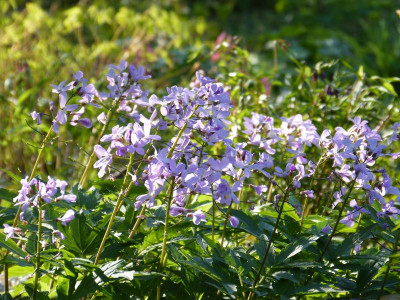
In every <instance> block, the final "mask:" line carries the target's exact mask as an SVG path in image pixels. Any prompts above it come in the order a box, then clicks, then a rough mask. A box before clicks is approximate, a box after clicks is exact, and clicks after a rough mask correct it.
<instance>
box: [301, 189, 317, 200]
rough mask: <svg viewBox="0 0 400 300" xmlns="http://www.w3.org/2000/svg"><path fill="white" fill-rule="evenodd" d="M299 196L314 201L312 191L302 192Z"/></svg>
mask: <svg viewBox="0 0 400 300" xmlns="http://www.w3.org/2000/svg"><path fill="white" fill-rule="evenodd" d="M300 194H302V195H305V196H306V197H307V198H310V199H314V191H313V190H304V191H302V192H301V193H300Z"/></svg>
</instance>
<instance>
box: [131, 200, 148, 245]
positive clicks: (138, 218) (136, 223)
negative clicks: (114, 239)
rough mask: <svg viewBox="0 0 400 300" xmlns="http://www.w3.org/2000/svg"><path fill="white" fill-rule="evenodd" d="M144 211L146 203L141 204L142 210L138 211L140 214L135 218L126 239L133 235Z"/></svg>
mask: <svg viewBox="0 0 400 300" xmlns="http://www.w3.org/2000/svg"><path fill="white" fill-rule="evenodd" d="M145 211H146V204H143V206H142V210H141V211H140V214H139V216H138V217H137V219H136V222H135V225H134V226H133V228H132V230H131V232H130V233H129V236H128V239H131V238H132V237H133V236H134V235H135V233H136V231H137V230H138V228H139V225H140V222H141V221H142V218H141V216H143V214H144V212H145Z"/></svg>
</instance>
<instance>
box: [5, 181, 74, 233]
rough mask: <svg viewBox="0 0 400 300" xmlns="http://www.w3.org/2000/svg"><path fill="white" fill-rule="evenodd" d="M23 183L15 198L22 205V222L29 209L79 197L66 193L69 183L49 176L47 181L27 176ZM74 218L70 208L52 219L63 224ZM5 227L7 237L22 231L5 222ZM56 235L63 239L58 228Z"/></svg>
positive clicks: (43, 215)
mask: <svg viewBox="0 0 400 300" xmlns="http://www.w3.org/2000/svg"><path fill="white" fill-rule="evenodd" d="M21 185H22V187H21V189H20V190H19V193H18V195H17V196H16V197H15V198H14V203H15V205H18V206H21V213H20V215H19V217H20V221H21V222H25V223H26V220H25V213H26V212H27V210H28V209H32V208H38V207H39V206H42V205H45V204H51V203H56V202H59V201H65V202H67V203H75V202H76V199H77V197H76V195H73V194H68V193H66V191H65V189H66V187H67V185H68V183H67V182H66V181H62V180H59V179H57V180H55V179H53V178H51V177H48V180H47V182H43V181H41V180H39V179H37V178H33V179H32V180H28V178H25V179H22V180H21ZM45 212H46V211H45V210H42V218H43V219H44V217H45ZM74 218H75V212H74V211H73V210H72V209H69V210H67V212H66V213H65V214H64V215H63V216H61V217H59V218H57V219H56V220H51V221H59V222H60V223H61V224H62V225H67V224H68V223H69V222H71V221H72V220H73V219H74ZM4 227H5V229H4V233H5V234H7V239H8V238H10V237H14V234H15V233H18V232H20V231H21V230H20V229H19V228H17V227H12V226H9V225H7V224H4ZM54 236H59V237H60V238H61V239H63V235H62V233H61V232H59V231H58V230H54V231H53V237H54Z"/></svg>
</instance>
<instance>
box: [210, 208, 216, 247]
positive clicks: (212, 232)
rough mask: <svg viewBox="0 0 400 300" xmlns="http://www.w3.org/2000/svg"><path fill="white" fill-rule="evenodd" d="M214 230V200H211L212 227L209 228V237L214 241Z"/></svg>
mask: <svg viewBox="0 0 400 300" xmlns="http://www.w3.org/2000/svg"><path fill="white" fill-rule="evenodd" d="M214 231H215V201H214V200H213V206H212V229H211V238H212V241H213V242H214Z"/></svg>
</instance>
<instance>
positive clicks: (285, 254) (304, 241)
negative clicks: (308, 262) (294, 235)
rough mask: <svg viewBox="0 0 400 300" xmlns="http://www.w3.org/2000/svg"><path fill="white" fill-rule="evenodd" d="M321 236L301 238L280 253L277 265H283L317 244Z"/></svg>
mask: <svg viewBox="0 0 400 300" xmlns="http://www.w3.org/2000/svg"><path fill="white" fill-rule="evenodd" d="M320 237H321V235H312V236H310V237H301V238H299V239H297V240H295V241H294V242H292V243H290V244H289V245H287V246H286V247H285V249H283V250H282V251H281V253H279V255H278V256H277V258H276V263H281V262H283V261H285V260H287V259H289V258H291V257H292V256H295V255H296V254H298V253H300V252H301V251H303V250H304V249H306V248H307V247H309V246H310V245H311V244H313V243H314V242H316V241H317V240H318V239H319V238H320Z"/></svg>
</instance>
